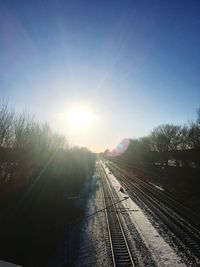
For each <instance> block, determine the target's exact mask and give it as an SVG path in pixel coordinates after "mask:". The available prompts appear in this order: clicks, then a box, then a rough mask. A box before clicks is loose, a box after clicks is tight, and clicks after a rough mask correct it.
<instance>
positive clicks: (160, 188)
mask: <svg viewBox="0 0 200 267" xmlns="http://www.w3.org/2000/svg"><path fill="white" fill-rule="evenodd" d="M149 184H151V185H153V186H154V187H156V188H157V189H159V190H161V191H165V190H164V189H163V188H162V187H161V186H158V185H155V184H153V183H150V182H149Z"/></svg>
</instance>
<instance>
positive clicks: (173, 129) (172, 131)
mask: <svg viewBox="0 0 200 267" xmlns="http://www.w3.org/2000/svg"><path fill="white" fill-rule="evenodd" d="M181 134H182V129H181V126H177V125H172V124H164V125H160V126H158V127H156V128H154V130H153V131H152V133H151V140H152V147H153V150H154V151H158V152H166V151H172V150H176V149H178V146H179V145H180V143H181Z"/></svg>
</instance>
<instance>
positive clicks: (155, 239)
mask: <svg viewBox="0 0 200 267" xmlns="http://www.w3.org/2000/svg"><path fill="white" fill-rule="evenodd" d="M101 164H102V166H103V168H104V170H105V172H106V174H107V176H108V177H109V179H110V182H111V184H112V186H113V188H114V189H115V191H116V193H117V194H118V196H119V198H120V199H122V198H124V197H125V196H128V194H127V193H126V192H125V193H122V192H121V191H120V188H121V187H122V186H121V184H120V183H119V181H118V180H117V179H116V177H115V176H114V175H113V174H112V173H111V172H110V170H109V169H108V168H107V167H106V165H105V164H104V163H103V162H101ZM122 204H123V205H124V207H125V208H126V209H129V210H130V212H129V216H130V219H131V220H132V222H133V224H134V225H135V227H136V229H137V231H138V232H139V233H140V235H141V238H142V239H143V241H144V243H145V244H146V246H147V247H148V249H149V250H150V251H151V253H152V257H153V258H154V260H155V262H156V264H157V265H158V266H170V267H171V266H173V267H176V266H177V267H178V266H179V267H181V266H182V267H183V266H186V265H185V264H184V263H182V262H181V261H180V258H179V257H178V255H177V254H176V252H175V251H174V250H173V248H172V247H170V246H169V244H167V243H166V242H165V240H164V239H163V238H162V237H161V236H160V234H159V233H158V231H157V230H156V229H155V228H154V226H153V225H152V224H151V222H150V221H149V220H148V218H147V217H146V215H145V214H144V213H143V211H142V210H141V209H140V207H139V206H138V205H137V204H136V203H135V202H134V201H133V200H132V199H131V198H128V199H127V200H124V201H123V202H122Z"/></svg>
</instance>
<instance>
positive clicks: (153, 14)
mask: <svg viewBox="0 0 200 267" xmlns="http://www.w3.org/2000/svg"><path fill="white" fill-rule="evenodd" d="M0 94H1V95H0V96H1V99H8V100H9V102H10V104H11V106H14V107H15V108H16V110H19V111H20V110H24V109H26V110H27V111H29V112H30V113H31V114H35V116H36V118H37V119H39V120H41V121H47V122H49V123H50V125H51V126H52V128H53V129H54V130H57V131H58V132H61V133H64V134H66V135H67V136H68V138H69V139H70V142H72V143H74V144H78V145H85V146H88V147H89V148H91V149H94V150H96V151H100V150H104V149H106V148H112V147H113V146H114V145H116V144H117V143H118V142H119V141H120V140H121V139H123V138H124V137H131V138H133V137H139V136H143V135H146V134H148V133H149V132H150V131H151V130H152V128H153V127H154V126H157V125H158V124H162V123H175V124H182V123H184V122H187V121H188V120H192V119H194V118H195V112H196V109H197V108H198V107H199V105H200V1H199V0H196V1H192V0H190V1H188V0H187V1H184V0H179V1H176V0H168V1H153V0H152V1H149V0H147V1H140V0H138V1H135V0H131V1H128V0H125V1H124V0H121V1H117V0H113V1H109V0H106V1H102V0H101V1H95V0H93V1H87V0H82V1H75V0H72V1H66V0H63V1H62V0H52V1H51V0H49V1H45V0H42V1H39V0H34V1H32V0H24V1H23V0H5V1H4V0H1V1H0ZM74 103H75V104H76V103H81V104H84V105H86V106H89V107H90V108H91V110H93V112H94V113H95V115H96V117H97V118H98V120H97V121H98V123H97V122H96V126H94V127H92V128H91V129H90V132H89V131H87V133H86V132H83V133H77V134H75V135H73V136H72V134H71V133H70V129H68V128H67V127H66V125H65V118H64V115H63V114H65V110H67V109H68V107H69V106H73V104H74Z"/></svg>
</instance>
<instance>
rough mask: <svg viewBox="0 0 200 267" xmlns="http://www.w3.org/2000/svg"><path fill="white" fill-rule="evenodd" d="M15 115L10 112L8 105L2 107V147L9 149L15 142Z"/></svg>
mask: <svg viewBox="0 0 200 267" xmlns="http://www.w3.org/2000/svg"><path fill="white" fill-rule="evenodd" d="M14 117H15V113H14V111H12V110H11V111H10V110H9V108H8V104H7V103H3V104H1V106H0V146H3V147H8V146H11V145H12V141H13V127H12V126H13V121H14Z"/></svg>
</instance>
